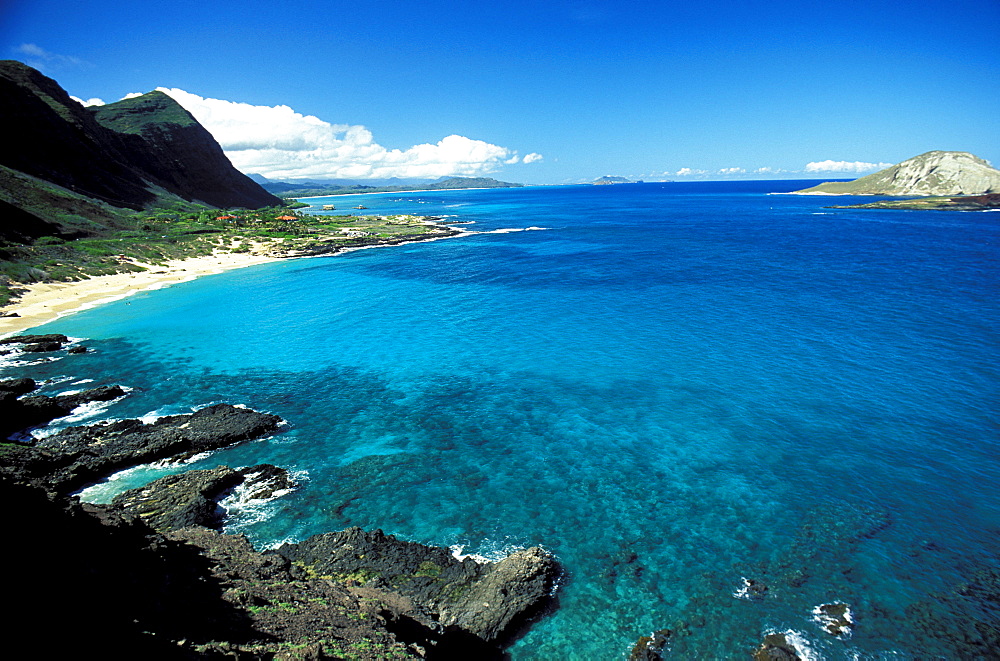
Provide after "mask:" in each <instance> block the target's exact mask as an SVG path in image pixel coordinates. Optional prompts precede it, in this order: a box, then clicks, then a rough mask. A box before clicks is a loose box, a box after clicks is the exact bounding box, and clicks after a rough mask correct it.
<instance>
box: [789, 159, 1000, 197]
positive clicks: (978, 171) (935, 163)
mask: <svg viewBox="0 0 1000 661" xmlns="http://www.w3.org/2000/svg"><path fill="white" fill-rule="evenodd" d="M989 193H1000V171H998V170H997V169H995V168H994V167H992V166H991V165H990V164H989V163H988V162H986V161H985V160H983V159H981V158H979V157H977V156H973V155H972V154H970V153H968V152H964V151H929V152H927V153H924V154H921V155H919V156H914V157H913V158H911V159H908V160H906V161H903V162H902V163H897V164H896V165H893V166H892V167H888V168H886V169H884V170H879V171H878V172H876V173H874V174H870V175H868V176H866V177H861V178H860V179H855V180H854V181H829V182H826V183H822V184H819V185H818V186H813V187H811V188H805V189H803V190H798V191H794V192H793V193H792V194H793V195H889V196H911V195H912V196H960V195H986V194H989Z"/></svg>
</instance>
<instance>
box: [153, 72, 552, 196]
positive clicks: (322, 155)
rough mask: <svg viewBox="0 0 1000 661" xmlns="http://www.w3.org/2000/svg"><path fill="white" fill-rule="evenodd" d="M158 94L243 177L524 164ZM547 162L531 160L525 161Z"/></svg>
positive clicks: (490, 148)
mask: <svg viewBox="0 0 1000 661" xmlns="http://www.w3.org/2000/svg"><path fill="white" fill-rule="evenodd" d="M158 89H159V90H160V91H161V92H164V93H166V94H169V95H170V96H171V97H173V98H174V99H175V100H176V101H177V102H178V103H179V104H181V105H182V106H183V107H184V108H185V109H187V110H188V112H190V113H191V114H192V115H194V117H195V119H197V120H198V121H199V122H200V123H201V124H202V125H203V126H204V127H205V128H206V129H208V131H209V132H210V133H211V134H212V135H213V136H214V137H215V139H216V140H218V141H219V144H221V145H222V148H223V150H225V152H226V155H227V156H228V157H229V159H230V160H231V161H232V162H233V165H235V166H236V167H237V168H238V169H239V170H241V171H243V172H246V173H248V174H261V175H264V176H265V177H267V178H269V179H279V180H280V179H284V180H294V179H307V178H310V179H322V178H342V179H368V178H388V177H428V178H429V177H442V176H453V175H457V176H480V175H483V174H488V173H491V172H494V171H496V170H497V169H499V168H500V167H501V166H502V165H504V164H505V163H516V162H517V160H518V156H517V153H516V152H514V151H512V150H509V149H507V148H505V147H500V146H498V145H493V144H490V143H488V142H484V141H482V140H473V139H471V138H466V137H464V136H460V135H449V136H447V137H445V138H442V139H441V140H439V141H438V142H437V143H434V144H421V145H414V146H413V147H409V148H408V149H387V148H386V147H383V146H382V145H380V144H378V143H376V142H375V141H374V138H373V136H372V134H371V132H370V131H369V130H368V129H366V128H365V127H364V126H360V125H353V126H352V125H347V124H331V123H329V122H326V121H323V120H322V119H319V118H318V117H315V116H313V115H303V114H301V113H297V112H295V111H294V110H293V109H292V108H290V107H288V106H284V105H279V106H255V105H250V104H248V103H236V102H233V101H224V100H222V99H212V98H205V97H201V96H198V95H196V94H191V93H189V92H185V91H184V90H181V89H168V88H163V87H161V88H158ZM529 159H530V160H529ZM540 159H541V156H540V155H538V154H534V153H532V154H528V156H526V157H525V158H524V159H523V161H524V162H525V163H530V162H535V161H537V160H540Z"/></svg>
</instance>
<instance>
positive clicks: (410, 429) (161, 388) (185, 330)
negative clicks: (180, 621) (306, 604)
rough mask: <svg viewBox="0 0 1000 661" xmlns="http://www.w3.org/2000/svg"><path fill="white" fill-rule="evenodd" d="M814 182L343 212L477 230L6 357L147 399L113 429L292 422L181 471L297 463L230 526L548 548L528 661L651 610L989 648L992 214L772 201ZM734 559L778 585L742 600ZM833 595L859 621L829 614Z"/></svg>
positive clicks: (878, 641)
mask: <svg viewBox="0 0 1000 661" xmlns="http://www.w3.org/2000/svg"><path fill="white" fill-rule="evenodd" d="M801 187H803V186H802V184H801V183H798V184H797V183H795V182H727V183H706V184H642V185H621V186H573V187H553V188H529V189H514V190H490V191H449V192H439V193H411V194H394V195H376V196H365V197H363V198H362V197H354V198H336V199H335V200H333V202H335V203H336V204H337V206H338V207H340V208H347V207H350V206H354V205H356V204H359V203H363V204H364V205H365V206H367V207H369V211H368V212H367V213H421V214H448V215H452V216H455V218H453V220H458V221H474V224H471V225H464V226H463V227H466V228H468V229H471V230H473V231H475V232H479V233H475V234H471V235H469V236H464V237H460V238H454V239H448V240H445V241H438V242H432V243H423V244H411V245H406V246H399V247H394V248H382V249H372V250H364V251H358V252H353V253H350V254H345V255H340V256H334V257H321V258H313V259H306V260H295V261H284V262H278V263H273V264H266V265H262V266H258V267H252V268H247V269H242V270H239V271H232V272H228V273H225V274H221V275H217V276H211V277H206V278H203V279H200V280H197V281H193V282H189V283H184V284H180V285H175V286H172V287H169V288H167V289H163V290H159V291H155V292H148V293H141V294H137V295H136V296H133V297H132V298H130V299H128V300H127V301H121V302H118V303H113V304H110V305H107V306H103V307H100V308H96V309H93V310H89V311H86V312H82V313H79V314H76V315H73V316H70V317H66V318H63V319H60V320H58V321H56V322H54V323H51V324H49V325H46V326H44V327H40V328H39V329H38V330H39V331H42V330H44V331H51V332H64V333H67V334H69V335H71V336H75V337H85V338H88V339H87V342H86V343H87V345H88V346H91V347H93V348H94V349H96V351H95V352H94V353H91V354H87V355H83V356H74V357H72V358H69V359H65V360H61V361H56V362H49V363H44V364H36V365H32V366H20V367H19V366H12V367H8V368H6V369H5V373H6V374H7V375H11V376H13V375H20V374H22V373H23V374H26V375H33V376H35V378H52V379H54V381H53V382H52V383H50V384H49V385H48V386H47V391H51V392H59V391H62V390H67V389H70V388H71V387H73V388H77V387H80V386H73V385H71V384H73V383H75V382H77V381H79V380H81V379H84V378H93V379H95V380H96V383H97V384H101V383H121V384H123V385H127V386H130V387H132V388H133V389H134V390H133V391H132V392H131V393H130V396H129V397H128V398H126V399H125V400H123V401H121V402H118V403H116V404H113V405H112V406H110V407H109V408H107V409H106V410H104V411H102V412H101V413H100V415H103V416H106V417H131V416H137V415H145V414H149V413H153V412H156V413H158V414H166V413H174V412H180V411H187V410H189V409H190V408H191V407H200V406H203V405H206V404H209V403H213V402H219V401H228V402H238V403H244V404H246V405H248V406H251V407H253V408H256V409H259V410H264V411H268V412H273V413H277V414H279V415H281V416H282V417H283V418H285V419H286V420H288V422H289V427H288V429H287V430H286V431H284V432H283V433H282V434H280V435H279V436H276V437H274V438H272V439H269V440H265V441H260V442H256V443H251V444H249V445H245V446H242V447H237V448H231V449H228V450H224V451H220V452H218V453H216V454H214V455H212V456H210V457H208V458H206V459H203V460H202V461H200V462H199V463H196V464H194V467H204V466H214V465H217V464H219V463H228V464H230V465H247V464H251V463H258V462H265V461H266V462H271V463H275V464H278V465H281V466H284V467H286V468H288V469H290V470H292V471H293V472H295V474H296V475H297V476H298V477H299V480H300V486H299V488H298V490H297V491H295V492H294V493H292V494H290V495H288V496H285V497H283V498H281V499H279V500H276V501H273V502H272V503H270V504H269V505H267V506H264V507H258V508H254V509H251V510H246V511H242V512H241V513H240V514H239V515H238V516H237V517H236V520H235V521H234V522H233V523H232V524H231V525H230V531H232V532H242V533H245V534H247V535H248V536H249V537H250V538H251V539H252V540H253V541H254V542H255V543H256V544H257V545H259V546H261V547H267V546H271V545H273V544H276V543H278V542H280V541H282V540H286V539H293V540H299V539H303V538H305V537H307V536H309V535H311V534H315V533H319V532H324V531H328V530H334V529H341V528H344V527H346V526H352V525H358V526H362V527H365V528H376V527H378V528H382V529H383V530H385V531H386V532H388V533H392V534H395V535H397V536H399V537H401V538H405V539H409V540H415V541H419V542H425V543H429V544H436V545H445V546H449V545H459V546H462V547H463V549H464V552H466V553H470V552H471V553H480V554H482V555H486V556H492V557H497V556H498V555H499V554H502V553H503V552H505V551H509V550H511V549H513V548H518V547H523V546H529V545H535V544H542V545H544V546H545V547H547V548H549V549H550V550H552V551H553V552H554V553H555V554H556V555H557V556H558V557H559V559H560V560H561V561H562V563H563V565H564V566H565V568H566V578H565V580H564V583H563V585H562V586H561V588H560V590H559V598H558V608H557V609H556V611H555V612H554V613H553V614H551V615H550V616H548V617H547V618H545V619H543V620H541V621H540V622H538V623H537V624H535V626H534V627H533V628H532V629H531V630H530V632H529V633H527V635H525V636H524V637H523V638H522V639H521V640H519V641H518V642H517V643H516V644H515V646H514V647H513V648H512V649H511V653H512V656H513V658H515V659H576V658H578V659H614V658H621V657H623V656H624V655H626V654H627V652H628V650H629V648H630V647H631V645H632V643H633V642H634V640H635V639H636V638H637V637H638V636H640V635H644V634H646V633H648V632H649V631H650V630H652V629H661V628H665V627H666V628H670V629H672V630H673V631H675V634H676V635H675V636H674V637H673V639H672V640H673V642H672V646H671V653H672V654H673V655H674V657H675V658H746V656H747V654H748V652H749V651H750V650H752V649H753V648H755V647H756V646H757V644H759V642H760V640H761V638H762V637H763V634H764V633H765V632H767V631H794V632H796V636H797V637H798V638H800V639H801V640H803V641H805V642H806V643H807V644H808V645H809V647H810V648H811V650H812V653H813V655H814V656H816V657H820V658H829V659H846V658H866V659H867V658H996V656H995V655H996V653H995V651H994V650H993V649H992V648H991V647H990V646H989V643H988V640H989V636H990V635H991V634H990V630H991V628H992V629H993V630H995V629H996V627H998V626H1000V614H998V603H1000V570H998V565H1000V563H998V551H1000V548H998V540H1000V534H998V533H1000V500H998V498H997V495H996V494H997V488H998V485H1000V451H998V450H1000V447H998V446H1000V443H998V434H997V431H998V429H1000V416H998V414H997V400H998V398H997V395H998V383H1000V379H998V374H997V347H998V346H1000V345H998V337H997V334H998V333H997V329H998V327H1000V324H998V321H1000V305H998V303H997V291H998V277H997V270H996V267H997V257H998V254H1000V249H998V238H1000V227H998V225H1000V223H998V220H1000V214H996V213H959V212H879V211H875V212H873V211H848V210H829V209H824V208H822V207H823V204H824V203H830V202H831V200H830V199H829V198H828V199H823V198H815V197H805V198H803V197H794V196H776V195H767V194H766V193H768V192H772V191H783V190H784V191H787V190H794V189H796V188H801ZM313 202H314V203H315V204H316V205H317V210H318V207H319V205H321V204H323V203H330V202H331V201H330V200H319V199H317V200H313ZM527 227H541V228H545V229H543V230H539V231H517V232H507V233H489V232H491V231H493V230H498V229H521V228H527ZM159 474H162V471H159V472H157V471H139V472H135V473H132V474H130V475H129V476H128V477H126V478H124V479H121V480H118V481H116V482H114V483H113V485H112V486H111V487H106V488H105V489H104V492H103V493H97V494H94V495H92V496H90V497H92V498H96V499H101V498H107V497H109V493H110V492H111V491H112V490H113V489H120V488H125V487H131V486H136V485H137V484H139V483H141V482H142V481H144V480H148V479H152V477H154V476H156V475H159ZM743 577H747V578H753V579H755V580H759V581H763V582H765V583H767V584H768V585H769V588H770V589H769V591H768V594H767V596H766V597H765V598H763V599H761V600H756V601H750V600H747V599H742V598H738V597H735V596H734V593H736V592H737V591H738V590H739V588H740V587H741V585H742V578H743ZM833 601H842V602H846V603H848V604H850V606H851V609H852V611H853V613H854V617H855V620H856V628H855V630H854V633H853V635H852V636H851V637H849V638H846V639H840V638H834V637H832V636H830V635H828V634H826V633H824V632H823V631H822V630H821V629H820V627H819V625H818V624H817V623H815V622H814V621H813V620H812V615H811V611H812V609H813V608H814V607H815V606H817V605H819V604H821V603H829V602H833Z"/></svg>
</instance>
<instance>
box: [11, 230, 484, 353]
mask: <svg viewBox="0 0 1000 661" xmlns="http://www.w3.org/2000/svg"><path fill="white" fill-rule="evenodd" d="M425 224H427V225H431V226H434V227H444V228H447V229H450V230H452V231H453V232H454V233H452V234H446V235H444V236H431V237H427V236H425V237H424V238H418V239H413V240H410V241H405V240H404V241H394V240H386V241H384V242H377V243H371V244H368V245H361V246H346V247H337V249H335V250H329V251H324V252H318V253H302V252H297V251H293V250H285V251H282V250H281V247H280V244H274V243H264V244H255V245H254V249H255V250H258V251H263V250H268V251H269V252H268V253H267V254H263V253H262V252H257V253H234V252H221V253H213V254H212V255H203V256H201V257H189V258H188V259H176V260H171V261H168V262H166V263H165V264H162V265H159V264H147V263H143V262H137V261H133V262H131V263H132V264H136V265H139V266H143V267H145V268H146V269H147V270H146V271H140V272H128V273H115V274H112V275H98V276H93V277H90V278H86V279H84V280H75V281H73V282H36V283H29V284H23V285H20V286H21V287H22V288H23V289H25V290H26V291H25V293H24V294H22V295H21V296H20V297H18V298H17V299H15V300H14V301H13V302H11V303H10V304H8V305H7V306H6V307H4V308H2V309H0V314H11V313H15V314H17V315H18V316H16V317H4V316H0V338H4V337H7V336H9V335H14V334H17V333H23V332H24V331H26V330H29V329H31V328H34V327H36V326H41V325H42V324H47V323H49V322H51V321H55V320H56V319H59V318H61V317H65V316H68V315H71V314H74V313H76V312H82V311H83V310H88V309H90V308H94V307H97V306H99V305H104V304H106V303H112V302H114V301H118V300H121V299H123V298H128V297H129V296H132V295H134V294H138V293H141V292H145V291H153V290H155V289H161V288H163V287H169V286H170V285H174V284H178V283H181V282H189V281H191V280H195V279H197V278H200V277H203V276H206V275H216V274H218V273H224V272H225V271H231V270H233V269H239V268H245V267H247V266H257V265H258V264H267V263H270V262H276V261H280V260H284V259H301V258H307V257H330V256H333V255H341V254H346V253H349V252H354V251H356V250H366V249H369V248H384V247H390V246H399V245H406V244H408V243H424V242H428V241H439V240H441V239H450V238H455V237H461V236H468V235H470V234H472V232H468V231H466V230H462V229H459V228H455V227H449V226H448V225H443V224H442V225H439V224H437V223H434V222H426V223H425Z"/></svg>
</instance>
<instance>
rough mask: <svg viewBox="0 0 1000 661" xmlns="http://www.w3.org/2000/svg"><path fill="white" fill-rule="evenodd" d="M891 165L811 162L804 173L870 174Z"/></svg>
mask: <svg viewBox="0 0 1000 661" xmlns="http://www.w3.org/2000/svg"><path fill="white" fill-rule="evenodd" d="M890 165H892V163H865V162H863V161H830V160H827V161H813V162H812V163H807V164H806V170H805V171H806V172H870V171H872V170H881V169H882V168H887V167H889V166H890Z"/></svg>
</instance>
